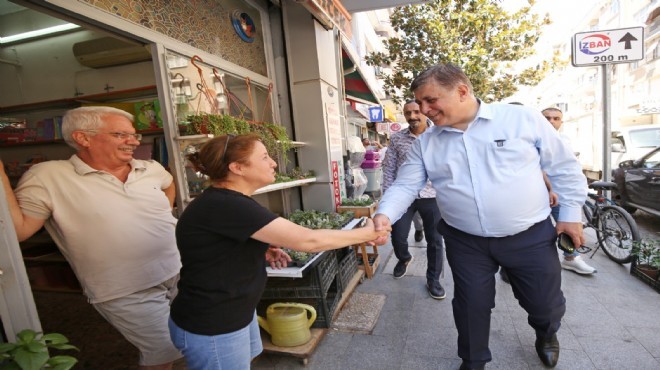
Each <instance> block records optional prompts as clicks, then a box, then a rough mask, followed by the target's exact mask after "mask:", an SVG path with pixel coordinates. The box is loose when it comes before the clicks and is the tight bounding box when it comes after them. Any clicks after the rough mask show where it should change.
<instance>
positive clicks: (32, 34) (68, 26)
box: [0, 23, 80, 44]
mask: <svg viewBox="0 0 660 370" xmlns="http://www.w3.org/2000/svg"><path fill="white" fill-rule="evenodd" d="M79 27H80V26H79V25H77V24H73V23H65V24H60V25H58V26H53V27H48V28H42V29H40V30H34V31H29V32H23V33H19V34H17V35H12V36H6V37H0V44H8V43H10V42H16V41H23V40H28V39H33V38H37V37H41V36H46V35H51V34H54V33H58V32H64V31H69V30H73V29H76V28H79Z"/></svg>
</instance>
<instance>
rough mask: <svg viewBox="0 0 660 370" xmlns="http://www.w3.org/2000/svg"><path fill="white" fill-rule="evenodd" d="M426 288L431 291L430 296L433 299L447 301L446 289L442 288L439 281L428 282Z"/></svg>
mask: <svg viewBox="0 0 660 370" xmlns="http://www.w3.org/2000/svg"><path fill="white" fill-rule="evenodd" d="M426 288H427V289H428V290H429V295H430V296H431V298H433V299H445V297H446V296H447V294H445V288H443V287H442V285H441V284H440V282H439V281H435V280H427V281H426Z"/></svg>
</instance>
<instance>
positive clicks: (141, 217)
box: [0, 107, 182, 370]
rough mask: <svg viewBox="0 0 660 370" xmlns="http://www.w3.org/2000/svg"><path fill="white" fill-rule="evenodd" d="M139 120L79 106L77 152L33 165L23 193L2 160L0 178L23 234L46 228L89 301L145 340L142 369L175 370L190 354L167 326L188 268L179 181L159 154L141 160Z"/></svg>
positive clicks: (68, 124)
mask: <svg viewBox="0 0 660 370" xmlns="http://www.w3.org/2000/svg"><path fill="white" fill-rule="evenodd" d="M132 121H133V115H132V114H130V113H127V112H124V111H122V110H119V109H116V108H110V107H82V108H77V109H73V110H70V111H68V112H67V113H66V114H65V116H64V118H63V122H62V136H63V137H64V140H65V141H66V142H67V144H69V145H70V146H71V147H73V148H75V149H76V154H74V155H72V156H71V158H69V159H68V160H61V161H47V162H44V163H39V164H36V165H34V166H32V167H31V168H30V170H29V171H28V172H26V173H25V174H24V175H23V177H21V180H20V181H19V183H18V186H17V188H16V191H15V193H14V192H13V191H12V189H11V186H10V184H9V179H8V178H7V176H6V174H5V172H4V168H3V165H2V162H1V161H0V180H2V185H3V186H4V190H5V193H6V196H7V203H8V205H9V210H10V212H11V216H12V221H13V223H14V228H15V229H16V235H17V237H18V239H19V241H23V240H25V239H27V238H29V237H30V236H32V235H33V234H34V233H36V232H37V231H38V230H39V229H41V227H42V226H45V227H46V229H47V230H48V232H49V233H50V235H51V237H52V238H53V240H54V241H55V243H56V244H57V246H58V247H59V249H60V251H61V252H62V254H63V255H64V257H66V259H67V261H68V262H69V264H70V265H71V267H72V268H73V270H74V272H75V273H76V277H77V278H78V280H79V281H80V285H81V286H82V288H83V291H84V293H85V295H86V296H87V298H88V300H89V302H90V303H91V304H92V305H93V306H94V308H95V309H96V310H97V311H98V312H99V314H101V316H103V318H105V319H106V320H107V321H108V322H110V324H112V325H113V326H114V327H115V328H116V329H117V330H118V331H119V332H120V333H121V334H122V335H123V336H124V337H125V338H126V339H127V340H128V341H129V342H131V343H132V344H133V345H135V346H136V347H137V348H138V350H139V352H140V357H139V367H138V369H141V370H168V369H172V365H173V362H174V361H175V360H177V359H179V358H181V357H182V355H181V353H180V352H179V351H178V350H177V349H176V348H175V347H174V345H173V344H172V341H171V340H170V335H169V328H168V324H167V323H168V321H167V320H168V317H169V313H170V300H171V299H173V298H174V296H175V295H176V291H177V290H176V289H177V287H176V283H177V281H178V275H179V270H180V269H181V257H180V256H179V250H178V249H177V246H176V239H175V236H174V229H175V226H176V219H175V218H174V216H173V215H172V206H173V203H174V196H175V186H174V182H173V178H172V175H170V174H169V172H167V171H166V170H165V168H163V166H162V165H160V164H159V163H158V162H155V161H152V160H149V161H143V160H137V159H134V158H133V152H134V151H135V149H136V148H137V147H138V146H139V145H140V139H141V138H142V135H141V134H136V133H135V128H134V127H133V124H132Z"/></svg>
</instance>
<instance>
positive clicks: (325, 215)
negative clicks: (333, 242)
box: [289, 210, 354, 229]
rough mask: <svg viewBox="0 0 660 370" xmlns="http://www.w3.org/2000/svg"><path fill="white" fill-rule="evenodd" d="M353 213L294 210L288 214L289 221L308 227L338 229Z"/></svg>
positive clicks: (351, 217)
mask: <svg viewBox="0 0 660 370" xmlns="http://www.w3.org/2000/svg"><path fill="white" fill-rule="evenodd" d="M353 215H354V213H353V212H345V213H336V212H321V211H315V210H310V211H301V210H296V211H294V212H293V213H292V214H291V215H290V216H289V221H291V222H293V223H295V224H298V225H301V226H304V227H306V228H309V229H340V228H341V227H342V226H344V225H345V224H346V223H347V222H349V221H350V220H352V219H353Z"/></svg>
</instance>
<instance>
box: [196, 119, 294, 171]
mask: <svg viewBox="0 0 660 370" xmlns="http://www.w3.org/2000/svg"><path fill="white" fill-rule="evenodd" d="M187 121H188V125H187V127H188V133H189V134H212V135H214V136H220V135H225V134H234V135H244V134H248V133H251V132H254V133H256V134H258V135H259V136H261V140H262V142H263V143H264V146H266V149H267V150H268V153H269V154H270V155H271V157H273V158H274V159H277V158H281V159H283V160H284V161H286V160H287V156H286V152H287V150H289V149H291V148H292V147H293V142H292V141H291V139H290V138H289V136H288V135H287V133H286V129H285V128H284V126H281V125H276V124H274V123H270V122H254V121H247V120H244V119H241V118H237V117H233V116H230V115H228V114H194V115H189V116H188V117H187Z"/></svg>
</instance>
